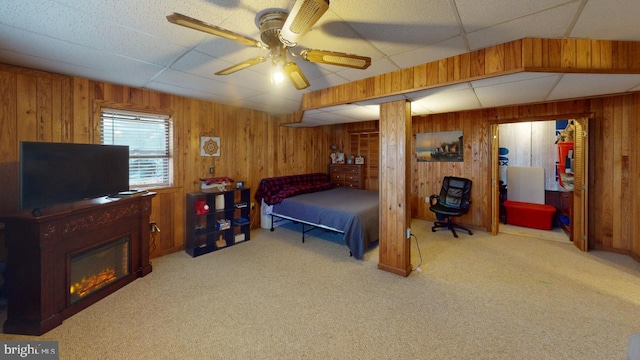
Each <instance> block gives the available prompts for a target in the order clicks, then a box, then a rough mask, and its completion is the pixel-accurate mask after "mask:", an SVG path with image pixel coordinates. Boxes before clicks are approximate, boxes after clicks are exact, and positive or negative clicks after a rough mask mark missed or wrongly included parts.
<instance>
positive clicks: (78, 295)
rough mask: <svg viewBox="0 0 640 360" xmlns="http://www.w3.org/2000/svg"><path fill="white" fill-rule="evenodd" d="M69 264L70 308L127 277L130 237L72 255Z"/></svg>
mask: <svg viewBox="0 0 640 360" xmlns="http://www.w3.org/2000/svg"><path fill="white" fill-rule="evenodd" d="M69 264H70V270H69V284H70V285H69V297H70V303H71V304H73V303H75V302H76V301H78V300H80V299H82V298H84V297H85V296H88V295H91V294H92V293H94V292H96V291H98V290H100V289H102V288H104V287H105V286H108V285H109V284H111V283H112V282H114V281H117V280H119V279H122V278H123V277H126V276H127V275H129V264H130V262H129V237H128V236H125V237H122V238H119V239H117V240H115V241H112V242H110V243H108V244H106V245H103V246H99V247H97V248H94V249H90V250H87V251H82V252H80V253H79V254H75V255H71V258H70V260H69Z"/></svg>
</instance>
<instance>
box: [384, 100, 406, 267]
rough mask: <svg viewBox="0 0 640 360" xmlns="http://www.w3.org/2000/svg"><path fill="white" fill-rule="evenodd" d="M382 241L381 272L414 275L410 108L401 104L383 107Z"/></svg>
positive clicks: (388, 104) (394, 103)
mask: <svg viewBox="0 0 640 360" xmlns="http://www.w3.org/2000/svg"><path fill="white" fill-rule="evenodd" d="M380 134H381V141H380V148H381V149H380V150H381V151H380V160H381V166H382V171H381V177H382V178H381V179H380V181H381V184H382V186H381V188H380V191H379V194H380V240H379V247H380V252H379V263H378V268H379V269H382V270H385V271H389V272H392V273H394V274H398V275H402V276H408V275H409V273H411V247H410V244H411V239H410V238H407V236H406V232H405V231H406V229H407V228H409V227H410V226H411V206H410V204H411V201H410V200H409V191H410V188H409V183H408V180H409V179H410V177H409V169H410V161H409V157H408V156H409V151H410V149H411V147H410V141H411V138H410V136H411V104H410V103H408V102H406V101H403V100H399V101H393V102H390V103H383V104H382V105H381V106H380Z"/></svg>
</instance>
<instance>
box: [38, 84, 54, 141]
mask: <svg viewBox="0 0 640 360" xmlns="http://www.w3.org/2000/svg"><path fill="white" fill-rule="evenodd" d="M36 89H37V93H36V96H37V99H36V107H37V110H36V126H37V139H38V140H39V141H48V142H51V141H52V139H53V119H52V116H53V115H52V111H53V102H52V99H51V79H50V78H42V77H39V78H37V79H36Z"/></svg>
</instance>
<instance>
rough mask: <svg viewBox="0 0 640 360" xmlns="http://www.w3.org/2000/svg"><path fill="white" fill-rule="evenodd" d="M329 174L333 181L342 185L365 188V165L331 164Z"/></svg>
mask: <svg viewBox="0 0 640 360" xmlns="http://www.w3.org/2000/svg"><path fill="white" fill-rule="evenodd" d="M329 176H330V177H331V182H333V183H335V184H338V186H340V187H346V188H353V189H364V188H365V186H364V179H365V167H364V165H351V164H349V165H346V164H331V165H329Z"/></svg>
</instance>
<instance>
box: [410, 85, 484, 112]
mask: <svg viewBox="0 0 640 360" xmlns="http://www.w3.org/2000/svg"><path fill="white" fill-rule="evenodd" d="M413 103H418V105H419V106H421V107H424V108H426V109H429V110H430V111H432V112H434V113H445V112H450V111H461V110H470V109H479V108H480V107H481V105H480V102H479V101H478V98H477V97H476V94H475V93H474V92H473V90H472V89H465V90H459V91H445V92H440V93H434V94H432V95H429V96H427V97H424V98H422V99H420V100H415V101H412V104H413ZM453 109H455V110H453Z"/></svg>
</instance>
